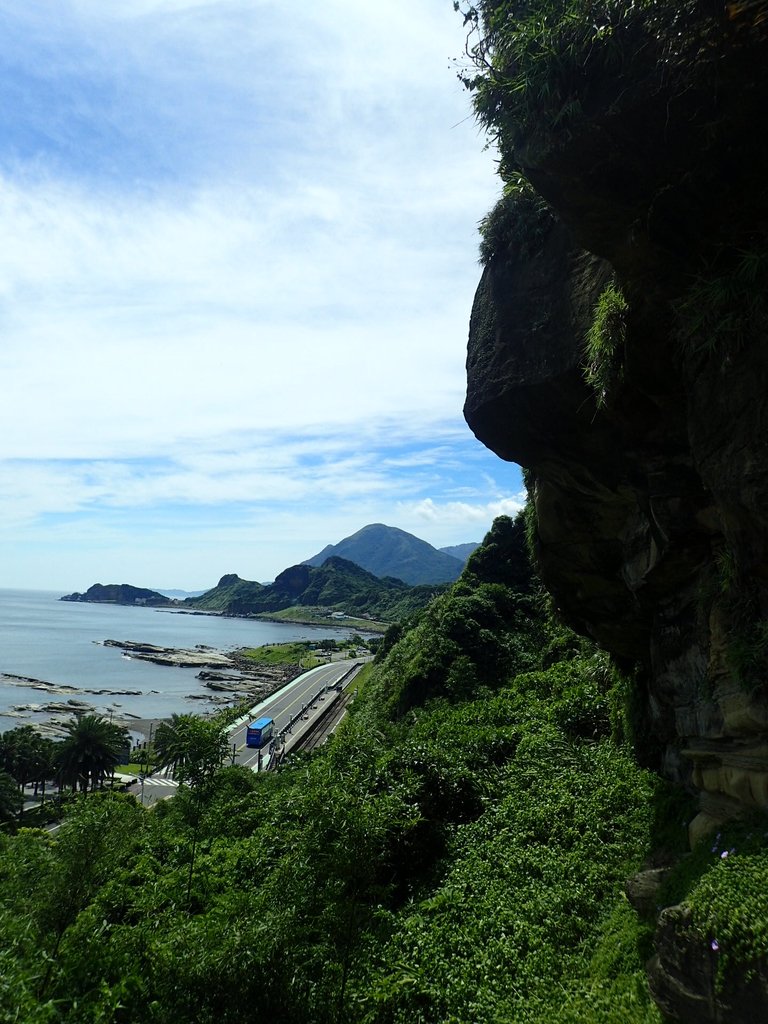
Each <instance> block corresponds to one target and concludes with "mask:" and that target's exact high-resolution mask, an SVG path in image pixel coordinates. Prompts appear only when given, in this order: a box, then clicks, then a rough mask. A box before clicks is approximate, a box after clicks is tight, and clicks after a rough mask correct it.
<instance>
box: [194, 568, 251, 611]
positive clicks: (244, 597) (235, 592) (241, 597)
mask: <svg viewBox="0 0 768 1024" xmlns="http://www.w3.org/2000/svg"><path fill="white" fill-rule="evenodd" d="M264 589H265V588H264V586H263V585H262V584H261V583H253V582H251V581H250V580H242V579H240V577H239V576H238V575H237V574H236V573H234V572H233V573H229V575H227V576H222V577H221V579H220V580H219V582H218V583H217V584H216V586H215V587H212V588H211V589H210V590H206V592H205V593H204V594H201V595H200V596H199V597H188V598H187V599H186V600H185V601H184V602H183V603H184V605H185V606H188V607H194V608H198V609H200V611H207V612H229V611H230V606H231V605H232V604H236V603H238V602H245V603H247V602H249V601H252V600H257V599H258V595H259V591H261V590H264Z"/></svg>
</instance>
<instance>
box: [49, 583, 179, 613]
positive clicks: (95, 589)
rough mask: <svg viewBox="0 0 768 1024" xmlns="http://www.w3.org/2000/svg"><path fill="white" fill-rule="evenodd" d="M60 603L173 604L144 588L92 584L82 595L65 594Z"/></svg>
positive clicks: (125, 584) (160, 605) (114, 584)
mask: <svg viewBox="0 0 768 1024" xmlns="http://www.w3.org/2000/svg"><path fill="white" fill-rule="evenodd" d="M59 600H60V601H82V602H86V603H88V604H136V605H147V606H149V607H152V608H158V607H162V606H163V605H168V604H173V602H172V601H170V600H169V599H168V598H167V597H165V596H164V595H163V594H158V592H157V591H156V590H147V589H146V588H145V587H132V586H131V585H130V584H129V583H108V584H106V585H104V584H102V583H94V584H93V586H92V587H89V588H88V589H87V590H86V592H85V593H84V594H78V593H74V594H67V595H66V596H65V597H61V598H59Z"/></svg>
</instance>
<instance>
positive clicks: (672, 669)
mask: <svg viewBox="0 0 768 1024" xmlns="http://www.w3.org/2000/svg"><path fill="white" fill-rule="evenodd" d="M491 6H492V7H493V8H494V10H495V8H498V7H499V6H501V7H511V6H512V5H509V4H507V5H504V4H501V5H498V4H496V5H491ZM534 6H537V7H538V8H541V11H544V12H545V13H541V12H539V14H540V16H539V21H538V22H537V25H538V27H537V29H536V31H537V32H538V35H537V36H536V37H535V40H536V43H537V45H539V44H540V56H539V59H538V64H537V65H536V66H534V64H533V63H530V64H529V66H526V65H525V59H526V57H525V54H524V53H523V43H524V42H525V39H524V36H525V32H526V21H525V19H526V17H528V18H529V20H530V16H529V15H521V16H520V18H519V20H518V23H517V24H516V33H512V32H510V31H509V29H508V26H507V27H506V28H505V27H504V26H505V23H504V20H503V19H502V18H500V17H499V16H498V15H499V12H498V11H497V10H496V11H495V14H494V18H493V19H488V20H486V21H485V22H484V21H483V17H482V14H483V12H482V11H481V12H480V13H479V14H478V12H477V11H474V13H472V12H471V11H470V13H469V14H468V15H467V18H468V21H469V22H470V23H471V24H470V27H472V25H474V28H475V30H476V33H477V35H476V42H475V43H474V44H473V46H472V47H470V49H469V51H468V52H469V53H470V55H471V56H472V57H473V59H474V60H475V64H476V66H477V67H478V68H479V69H480V73H479V74H478V75H477V76H476V77H474V78H468V79H467V84H468V85H469V86H470V88H472V89H473V90H475V91H476V97H477V99H476V108H477V110H478V113H479V115H480V118H481V120H482V121H484V122H485V124H486V126H487V127H489V128H490V129H491V131H492V132H493V134H494V135H495V137H496V141H497V143H498V145H499V149H500V152H501V157H502V160H501V169H502V176H503V177H504V178H505V182H506V186H505V195H504V197H503V198H502V200H501V202H500V204H499V206H498V207H497V208H496V209H495V210H494V211H493V212H492V214H490V215H489V217H488V218H486V221H485V222H484V224H483V228H484V241H483V250H482V251H483V256H484V262H485V268H484V271H483V275H482V279H481V281H480V285H479V287H478V289H477V293H476V297H475V302H474V307H473V310H472V317H471V323H470V336H469V349H468V358H467V379H468V388H467V400H466V405H465V416H466V419H467V422H468V423H469V425H470V427H471V429H472V430H473V431H474V433H475V434H476V435H477V437H478V438H479V439H480V440H481V441H482V442H483V443H484V444H485V445H487V446H488V447H489V448H491V449H492V450H493V451H495V452H496V453H497V454H498V455H499V456H500V457H501V458H503V459H507V460H510V461H515V462H518V463H520V464H521V465H522V466H523V467H525V469H526V470H527V481H528V486H529V493H530V496H531V499H532V502H533V504H534V507H535V531H534V544H535V550H536V555H537V559H538V564H539V568H540V571H541V575H542V578H543V580H544V582H545V584H546V586H547V588H548V589H549V590H550V592H551V593H552V594H553V596H554V598H555V600H556V602H557V605H558V606H559V608H560V610H561V612H562V614H563V616H564V618H565V619H566V620H567V622H568V623H569V624H570V625H571V626H572V627H573V628H575V629H576V630H577V631H579V632H581V633H582V634H585V635H588V636H590V637H593V638H594V639H595V640H596V641H597V642H598V643H600V644H601V645H602V646H603V647H604V648H606V649H607V650H608V651H610V652H611V653H612V654H613V655H614V656H615V657H616V658H617V659H618V660H619V661H620V662H622V663H624V664H625V665H626V666H627V667H628V668H629V667H631V668H632V669H633V670H634V671H635V673H636V678H637V679H638V681H639V682H638V686H639V690H640V694H639V696H640V698H641V699H640V701H639V706H640V708H641V711H640V714H639V721H638V723H637V732H638V737H639V744H638V749H639V753H640V756H641V758H642V759H643V760H644V761H645V763H646V764H648V765H651V766H654V767H658V768H659V769H661V770H662V771H663V772H664V773H665V774H667V775H668V776H669V777H671V778H672V779H673V780H676V781H678V782H680V783H681V784H683V785H685V786H686V787H688V788H689V789H691V790H693V791H694V792H695V793H697V794H698V802H699V808H700V811H699V814H698V816H697V817H696V819H695V820H694V821H693V822H692V823H691V825H690V837H691V841H692V842H695V840H696V839H698V838H699V837H701V836H702V835H703V834H705V833H707V832H709V831H714V830H715V829H716V827H717V825H718V823H719V822H721V821H724V820H725V819H727V818H730V817H735V816H736V817H738V816H743V815H744V814H747V813H749V812H750V811H751V810H754V809H756V808H757V809H761V810H768V392H767V390H766V388H767V387H768V291H767V289H768V147H766V145H765V142H764V138H763V135H764V124H765V111H766V110H767V109H768V61H766V56H768V3H766V2H764V0H763V2H751V3H750V2H742V3H728V4H726V3H712V2H703V0H702V2H698V3H693V2H684V3H681V4H679V5H658V4H652V3H650V2H644V3H639V4H633V5H620V4H616V3H598V4H593V5H591V6H590V25H589V26H587V24H586V21H584V22H583V23H582V24H581V25H580V26H574V22H573V19H572V20H571V21H566V20H563V19H562V13H563V10H565V8H566V7H568V8H569V9H570V8H574V9H575V8H576V7H578V6H579V5H578V4H570V5H568V4H564V3H561V4H554V3H553V4H543V3H542V4H538V5H534ZM581 6H582V7H585V6H586V5H581ZM622 7H623V8H624V10H623V11H622ZM672 7H674V10H672V9H670V8H672ZM561 8H562V9H563V10H561ZM558 12H559V13H558ZM486 13H487V12H486ZM473 18H474V20H473ZM558 18H560V19H561V20H560V21H558ZM532 24H533V23H532V22H531V25H532ZM579 32H580V33H581V35H579ZM532 33H533V28H531V35H530V39H529V42H530V40H533V39H534V36H533V34H532ZM547 33H549V34H548V35H547ZM521 40H522V41H523V42H521ZM547 45H549V46H550V47H551V49H552V54H554V56H552V58H551V66H550V67H549V69H548V71H547V72H546V74H548V75H549V80H548V88H547V89H546V90H545V89H544V88H543V85H542V83H543V82H544V81H545V73H544V72H543V71H542V70H541V67H542V65H543V64H545V63H546V60H547V58H546V57H543V56H541V54H544V53H545V52H546V46H547ZM531 52H532V51H531ZM524 74H528V78H527V79H526V80H525V83H523V85H521V86H520V87H516V85H515V83H516V82H518V81H522V78H521V76H523V75H524ZM536 74H538V75H539V76H540V80H537V79H535V75H536ZM516 76H517V77H516ZM526 90H527V92H526ZM670 985H671V982H670ZM668 987H669V986H668ZM656 989H657V990H658V992H660V993H662V994H663V993H664V992H667V989H665V985H664V983H663V982H658V983H657V985H656ZM667 996H668V992H667ZM667 996H664V997H663V998H660V1000H659V1001H660V1002H661V1003H662V1005H665V1009H666V1010H667V1012H669V1013H671V1014H672V1015H673V1016H674V1015H675V1014H676V1011H675V1005H676V1004H675V1002H674V999H672V1002H671V1004H670V1006H671V1009H670V1006H667V1005H666V1004H665V1003H664V999H665V998H667ZM669 998H670V999H671V998H672V997H669ZM692 998H693V997H692ZM694 1001H695V1000H694ZM691 1005H693V1004H691ZM678 1009H679V1008H678ZM696 1012H697V1013H698V1012H700V1009H697V1011H696ZM713 1012H715V1011H713ZM737 1016H738V1015H737ZM676 1019H681V1020H682V1019H689V1018H687V1017H686V1011H685V1010H684V1009H680V1010H679V1014H677V1017H676ZM691 1019H692V1018H691ZM696 1019H700V1020H708V1019H720V1018H715V1017H709V1016H707V1015H706V1014H704V1015H703V1016H699V1017H696Z"/></svg>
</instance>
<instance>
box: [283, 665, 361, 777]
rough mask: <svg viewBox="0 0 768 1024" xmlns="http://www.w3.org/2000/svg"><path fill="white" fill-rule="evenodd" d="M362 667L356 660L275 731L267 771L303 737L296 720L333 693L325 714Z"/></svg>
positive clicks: (324, 712)
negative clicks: (295, 726) (345, 685)
mask: <svg viewBox="0 0 768 1024" xmlns="http://www.w3.org/2000/svg"><path fill="white" fill-rule="evenodd" d="M360 668H361V663H360V662H356V663H355V664H354V665H351V666H350V668H349V669H348V670H347V671H346V672H345V673H344V675H343V676H341V677H340V678H339V679H337V680H336V682H335V683H331V684H330V685H326V686H321V687H320V689H319V690H318V691H317V693H316V694H315V696H314V697H312V699H311V700H310V701H308V702H307V703H306V704H303V705H302V708H301V711H297V712H296V714H295V715H292V716H291V718H290V719H289V720H288V723H287V724H286V725H284V726H283V728H282V729H280V731H279V732H277V733H275V738H274V740H273V744H274V745H273V746H272V749H271V750H270V754H269V760H268V761H267V764H266V767H265V769H264V770H265V771H273V770H274V769H275V768H277V767H278V765H279V764H280V763H281V762H282V760H283V758H284V757H285V756H286V754H287V753H289V748H290V747H293V746H294V745H295V743H297V742H298V741H299V740H300V739H301V736H302V735H303V733H304V732H305V730H303V729H302V730H301V731H300V732H297V733H296V734H295V735H294V734H293V727H294V725H295V724H296V722H298V721H299V720H300V719H302V718H303V717H304V715H305V714H306V713H307V711H308V710H309V709H310V708H311V707H312V706H313V705H314V704H316V703H317V702H318V701H319V700H321V699H322V698H323V696H324V695H325V694H327V693H333V697H332V698H331V700H330V701H329V702H328V704H326V706H325V708H324V709H323V712H322V714H323V715H325V714H326V712H327V711H328V710H329V709H330V708H331V707H333V705H334V704H335V703H336V700H337V699H338V698H339V696H340V695H341V691H342V690H343V689H344V684H345V683H346V682H347V680H348V679H349V677H350V676H352V675H354V674H355V673H356V672H358V671H359V670H360ZM310 724H314V723H308V726H307V728H309V726H310ZM288 736H290V737H291V740H290V741H289V740H288V739H287V737H288Z"/></svg>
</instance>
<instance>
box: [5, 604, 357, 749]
mask: <svg viewBox="0 0 768 1024" xmlns="http://www.w3.org/2000/svg"><path fill="white" fill-rule="evenodd" d="M61 597H62V592H54V591H33V590H0V732H4V731H5V730H7V729H12V728H14V727H16V726H18V725H25V724H30V725H33V724H36V723H38V722H40V721H42V720H49V719H50V718H51V715H50V713H48V714H47V715H46V713H45V712H43V711H35V710H34V709H33V706H40V705H43V704H45V705H50V704H54V703H57V704H58V703H61V704H62V705H64V706H65V707H67V706H68V705H67V701H69V700H71V699H72V698H75V699H77V700H82V701H87V702H88V703H89V704H90V705H92V707H93V710H94V711H96V712H98V713H99V714H103V715H105V716H107V717H112V715H114V716H116V717H117V718H124V717H126V716H127V717H128V718H141V719H150V718H165V717H168V716H169V715H171V714H174V713H177V714H181V713H184V712H201V711H205V710H210V709H211V707H210V705H209V703H208V701H207V700H206V699H190V695H194V694H198V695H205V694H206V693H207V691H206V690H205V688H204V686H203V684H202V682H201V681H200V680H198V679H197V678H196V675H197V672H198V669H197V668H177V667H168V666H165V665H154V664H152V663H150V662H146V661H140V660H138V659H135V658H131V657H127V656H125V655H124V654H123V652H122V651H121V650H120V649H118V648H115V647H105V646H104V645H103V642H104V641H105V640H131V641H137V642H139V643H149V644H156V645H158V646H162V647H179V648H184V649H193V648H195V647H197V646H198V645H205V646H207V647H211V648H214V649H215V650H220V651H231V650H235V649H237V648H239V647H260V646H262V645H263V644H275V643H286V642H288V641H292V640H320V639H322V638H323V637H335V638H336V639H343V638H345V637H347V636H350V635H351V634H352V632H353V631H352V630H349V629H343V628H340V629H336V628H333V629H331V628H329V627H325V626H302V625H298V624H293V623H282V622H265V621H262V620H254V619H237V618H228V617H225V616H221V615H198V614H195V615H190V614H184V613H180V612H174V611H171V610H165V609H158V608H143V607H133V606H124V605H111V604H81V603H79V602H69V601H61V600H59V599H60V598H61ZM14 676H17V677H18V676H21V677H26V679H31V680H39V681H41V682H45V683H51V684H54V685H55V686H72V687H77V688H78V689H82V690H112V691H116V690H121V691H125V690H130V691H136V692H135V693H131V694H124V693H121V694H101V695H94V694H90V693H87V692H83V693H75V694H72V693H62V694H57V693H54V692H48V691H42V690H41V689H39V688H36V687H35V685H34V684H33V683H29V682H26V681H25V680H24V679H17V678H12V677H14ZM57 717H58V716H57Z"/></svg>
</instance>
